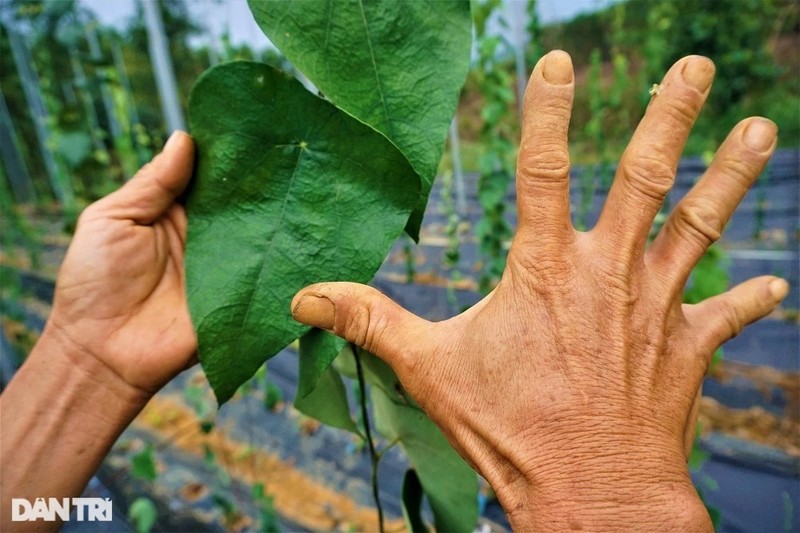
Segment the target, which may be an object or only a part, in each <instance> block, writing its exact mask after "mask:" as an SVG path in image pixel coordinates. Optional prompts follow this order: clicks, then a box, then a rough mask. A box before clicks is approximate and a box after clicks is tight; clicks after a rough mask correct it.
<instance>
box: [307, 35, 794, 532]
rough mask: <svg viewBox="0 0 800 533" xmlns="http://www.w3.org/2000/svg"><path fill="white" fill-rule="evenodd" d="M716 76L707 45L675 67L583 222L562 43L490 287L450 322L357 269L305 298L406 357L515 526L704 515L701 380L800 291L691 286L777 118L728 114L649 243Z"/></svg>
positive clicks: (369, 341)
mask: <svg viewBox="0 0 800 533" xmlns="http://www.w3.org/2000/svg"><path fill="white" fill-rule="evenodd" d="M713 75H714V66H713V64H712V62H711V61H710V60H708V59H706V58H704V57H699V56H692V57H687V58H684V59H682V60H680V61H678V62H677V63H676V64H675V65H674V66H673V67H672V68H671V69H670V71H669V72H668V73H667V75H666V77H665V78H664V80H663V81H662V83H661V90H660V92H659V94H657V95H656V96H654V97H653V100H652V101H651V103H650V105H649V107H648V109H647V112H646V114H645V117H644V118H643V120H642V121H641V123H640V125H639V127H638V129H637V130H636V132H635V134H634V136H633V138H632V140H631V142H630V144H629V146H628V147H627V149H626V150H625V153H624V154H623V156H622V160H621V162H620V165H619V167H618V170H617V174H616V177H615V180H614V183H613V186H612V189H611V191H610V193H609V196H608V200H607V202H606V205H605V208H604V210H603V212H602V214H601V217H600V219H599V221H598V223H597V225H596V227H595V228H593V229H592V230H591V231H588V232H579V231H576V230H575V229H574V228H573V227H572V225H571V223H570V216H569V214H570V207H569V183H568V179H569V157H568V149H567V131H568V126H569V119H570V114H571V108H572V100H573V93H574V75H573V70H572V63H571V60H570V58H569V56H568V55H567V54H566V53H564V52H560V51H556V52H551V53H550V54H548V55H547V56H545V57H544V58H542V60H541V61H539V63H538V65H537V66H536V68H535V69H534V71H533V74H532V76H531V79H530V83H529V86H528V89H527V93H526V96H525V116H524V121H523V131H522V140H521V146H520V152H519V161H518V167H517V169H518V170H517V174H518V175H517V198H518V200H517V201H518V212H519V228H518V230H517V234H516V236H515V238H514V241H513V244H512V246H511V250H510V252H509V255H508V262H507V265H506V269H505V272H504V274H503V277H502V280H501V281H500V283H499V285H498V286H497V287H496V289H495V290H494V291H493V292H492V293H491V294H490V295H488V296H487V297H486V298H484V299H483V300H482V301H481V302H480V303H478V304H477V305H476V306H474V307H473V308H471V309H470V310H468V311H467V312H465V313H463V314H461V315H459V316H457V317H455V318H453V319H450V320H447V321H444V322H440V323H431V322H428V321H426V320H423V319H421V318H419V317H416V316H414V315H412V314H410V313H409V312H407V311H405V310H403V309H402V308H400V307H399V306H397V305H396V304H395V303H393V302H392V301H391V300H389V299H388V298H386V297H384V296H382V295H381V294H380V293H378V292H377V291H375V290H374V289H371V288H369V287H366V286H363V285H357V284H350V283H323V284H318V285H314V286H311V287H308V288H306V289H304V290H303V291H301V292H300V293H298V295H297V296H296V297H295V299H294V301H293V302H292V309H293V313H294V316H295V318H296V319H297V320H299V321H300V322H303V323H306V324H309V325H312V326H317V327H320V328H323V329H326V330H329V331H332V332H333V333H335V334H337V335H340V336H342V337H344V338H346V339H347V340H349V341H351V342H354V343H356V344H358V345H360V346H362V347H363V348H365V349H366V350H369V351H371V352H373V353H375V354H376V355H378V356H379V357H381V358H383V359H384V360H386V361H387V362H388V363H389V364H390V365H391V366H392V367H393V368H394V370H395V371H396V373H397V375H398V377H399V378H400V380H401V382H402V383H403V385H404V387H405V388H406V389H407V390H408V392H409V393H410V394H411V395H412V396H413V397H414V398H415V399H416V400H417V401H418V402H419V404H420V405H421V406H422V408H423V409H424V410H425V411H426V412H427V413H428V415H429V416H430V417H431V418H432V419H433V420H434V421H435V422H436V423H437V424H438V425H439V426H440V427H441V429H442V430H443V432H444V433H445V435H446V436H447V438H448V439H449V441H450V442H451V443H452V444H453V446H454V447H455V448H456V449H457V450H458V451H459V453H460V454H461V455H462V456H463V457H464V458H465V459H466V460H467V461H469V462H470V463H471V464H472V465H473V466H474V467H475V468H476V469H477V470H478V471H479V472H480V473H481V474H482V475H483V476H484V477H486V478H487V480H488V481H489V482H490V483H491V484H492V486H493V487H494V488H495V490H496V491H497V493H498V496H499V498H500V501H501V503H502V505H503V507H504V508H505V509H506V511H507V512H508V514H509V517H510V520H511V522H512V525H513V526H515V528H520V529H530V528H531V527H535V526H538V527H545V528H548V529H558V530H564V529H580V528H584V529H589V530H608V529H613V530H616V529H620V528H622V529H627V528H631V527H633V528H638V529H643V528H647V527H648V526H651V527H656V528H659V529H663V528H669V527H673V528H679V529H681V530H697V529H708V528H710V521H709V520H708V516H707V514H706V513H705V510H704V509H703V507H702V505H701V504H700V501H699V499H698V498H697V494H696V492H695V491H694V489H693V487H692V484H691V480H690V478H689V475H688V471H687V467H686V455H685V454H686V451H687V449H688V448H689V447H690V446H691V438H692V436H693V428H694V424H695V419H696V407H697V397H698V391H699V389H700V386H701V383H702V380H703V377H704V376H705V374H706V371H707V369H708V367H709V363H710V360H711V355H712V353H713V352H714V350H715V349H716V348H717V347H718V346H719V345H720V344H721V343H723V342H724V341H726V340H727V339H729V338H730V337H732V336H734V335H736V334H737V333H738V332H739V331H740V330H741V329H742V328H743V327H744V326H745V325H747V324H749V323H750V322H753V321H755V320H757V319H759V318H761V317H763V316H765V315H767V314H768V313H769V312H770V311H772V310H773V309H774V308H775V307H776V306H777V305H778V303H779V302H780V301H781V299H782V298H784V297H785V295H786V293H787V291H788V285H787V284H786V282H785V281H783V280H781V279H778V278H775V277H771V276H763V277H760V278H755V279H752V280H750V281H747V282H745V283H743V284H741V285H739V286H737V287H735V288H733V289H731V290H730V291H728V292H726V293H724V294H722V295H719V296H716V297H714V298H710V299H708V300H706V301H704V302H702V303H699V304H696V305H684V304H682V299H681V297H682V293H683V289H684V286H685V284H686V281H687V279H688V276H689V274H690V272H691V270H692V268H693V267H694V266H695V264H696V263H697V262H698V260H699V259H700V257H701V256H702V255H703V253H704V252H705V250H706V249H707V248H708V246H709V245H710V244H711V243H712V242H714V241H715V240H717V239H718V238H719V236H720V234H721V232H722V231H723V228H724V227H725V224H726V223H727V221H728V220H729V219H730V217H731V215H732V213H733V211H734V209H735V207H736V206H737V205H738V204H739V202H740V201H741V199H742V198H743V196H744V195H745V193H746V191H747V190H748V188H749V187H750V185H752V183H753V182H754V180H755V179H756V178H757V177H758V175H759V174H760V172H761V171H762V169H763V167H764V165H765V164H766V162H767V160H768V158H769V156H770V154H771V153H772V151H773V150H774V148H775V144H776V127H775V125H774V124H773V123H772V122H770V121H769V120H766V119H763V118H750V119H747V120H744V121H743V122H741V123H740V124H738V125H737V126H736V127H735V128H734V129H733V131H732V132H731V133H730V135H729V136H728V138H727V140H726V141H725V142H724V144H723V145H722V146H721V147H720V149H719V151H718V153H717V155H716V156H715V158H714V160H713V162H712V163H711V165H710V167H709V168H708V170H707V171H706V173H705V174H704V175H703V177H702V178H701V180H700V181H699V182H698V183H697V185H696V186H695V187H694V188H693V189H692V190H691V191H690V192H689V194H688V195H687V196H686V197H685V198H684V199H683V200H682V201H681V202H680V203H679V204H678V205H677V206H676V208H675V209H674V211H673V213H672V214H671V216H670V217H669V219H668V221H667V222H666V224H665V225H664V227H663V228H662V230H661V232H660V234H659V235H658V237H657V238H656V240H655V241H654V242H653V243H652V244H650V245H649V246H648V245H647V237H648V233H649V231H650V228H651V226H652V223H653V220H654V217H655V216H656V214H657V212H658V210H659V208H660V207H661V205H662V202H663V200H664V197H665V196H666V194H667V193H668V191H669V190H670V188H671V187H672V184H673V181H674V175H675V171H676V168H677V165H678V161H679V158H680V155H681V152H682V150H683V146H684V144H685V142H686V139H687V137H688V135H689V131H690V130H691V128H692V125H693V123H694V121H695V119H696V117H697V115H698V113H699V111H700V108H701V107H702V105H703V103H704V101H705V99H706V96H707V94H708V92H709V89H710V86H711V81H712V78H713ZM693 406H694V408H693Z"/></svg>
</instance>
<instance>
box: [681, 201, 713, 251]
mask: <svg viewBox="0 0 800 533" xmlns="http://www.w3.org/2000/svg"><path fill="white" fill-rule="evenodd" d="M673 216H674V217H675V218H674V226H675V229H676V230H677V232H678V233H679V234H681V235H685V236H686V237H688V238H690V239H692V240H694V241H696V242H699V243H700V244H701V245H703V246H706V247H707V246H709V245H711V244H712V243H714V242H716V241H718V240H719V238H720V236H721V235H722V220H720V217H719V213H718V212H717V209H716V208H715V207H714V204H713V203H712V202H710V201H709V200H707V199H703V198H691V197H687V198H684V200H683V201H681V202H680V203H679V204H678V206H677V207H676V208H675V213H674V215H673Z"/></svg>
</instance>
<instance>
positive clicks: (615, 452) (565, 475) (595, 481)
mask: <svg viewBox="0 0 800 533" xmlns="http://www.w3.org/2000/svg"><path fill="white" fill-rule="evenodd" d="M581 448H582V447H580V446H570V445H562V446H559V447H557V450H558V451H557V452H556V453H553V454H551V453H548V451H547V450H545V449H539V450H538V451H539V452H540V453H537V455H536V457H537V458H538V460H537V461H532V460H531V461H528V462H518V463H517V464H531V465H533V464H535V466H533V467H531V468H528V469H522V470H519V471H520V472H522V473H521V475H520V476H519V477H517V478H516V479H514V481H513V482H511V483H509V484H506V485H504V486H503V485H501V486H498V487H495V490H496V492H497V495H498V499H499V500H500V503H501V504H502V505H503V508H504V509H505V510H506V512H507V514H508V518H509V522H510V523H511V525H512V528H513V529H514V530H515V531H516V530H519V531H531V530H534V531H553V530H557V531H568V530H578V529H582V530H588V531H626V530H637V531H641V530H647V531H712V526H711V521H710V519H709V516H708V513H707V511H706V509H705V506H704V505H703V503H702V501H701V500H700V498H699V496H698V494H697V491H696V490H695V488H694V486H693V485H692V482H691V478H690V477H689V472H688V468H687V465H686V460H685V458H684V456H683V454H682V452H681V450H680V447H678V446H675V447H674V448H675V450H672V447H665V446H660V445H659V446H657V445H654V444H645V443H642V442H636V441H631V443H628V444H620V443H600V442H598V443H593V445H592V446H591V447H590V449H588V450H587V449H581Z"/></svg>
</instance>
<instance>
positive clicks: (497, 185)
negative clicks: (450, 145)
mask: <svg viewBox="0 0 800 533" xmlns="http://www.w3.org/2000/svg"><path fill="white" fill-rule="evenodd" d="M499 6H501V3H500V1H499V0H489V1H486V2H478V1H475V2H473V13H474V18H475V35H476V37H477V45H478V46H477V50H478V65H479V69H478V71H477V73H476V76H477V78H478V87H479V90H480V92H481V95H482V96H483V98H484V105H483V109H482V110H481V119H482V121H483V125H482V126H481V131H480V139H481V142H482V144H483V147H484V152H483V154H482V155H481V158H480V168H479V177H478V201H479V202H480V204H481V208H482V209H483V216H482V217H481V219H480V220H479V221H478V223H477V225H476V226H475V233H476V234H477V237H478V243H479V248H480V251H481V254H482V255H483V260H484V265H483V270H482V272H481V278H480V288H481V291H483V292H484V293H487V292H489V291H490V290H491V289H492V288H493V287H494V285H495V284H496V283H497V282H498V281H499V280H500V276H502V274H503V270H504V268H505V263H506V250H505V247H504V244H505V241H506V240H507V239H510V238H511V227H510V226H509V225H508V222H506V220H505V212H506V195H507V194H508V189H509V186H510V184H511V182H512V181H513V179H514V167H513V163H512V162H513V154H514V153H515V151H516V148H515V145H516V133H515V132H514V131H512V129H511V128H510V127H509V120H508V117H509V115H511V114H512V113H516V111H515V107H514V105H513V104H514V98H515V96H514V91H513V80H512V77H511V74H510V73H509V71H508V69H507V68H505V67H504V66H503V65H502V62H500V61H499V60H498V56H499V53H500V50H501V47H502V45H503V41H502V40H501V38H500V37H497V36H496V35H492V34H489V33H488V32H487V31H486V30H487V24H488V21H489V19H490V17H491V16H492V14H493V13H494V12H495V11H496V10H497V9H498V7H499Z"/></svg>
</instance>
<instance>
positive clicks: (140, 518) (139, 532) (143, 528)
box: [128, 497, 158, 533]
mask: <svg viewBox="0 0 800 533" xmlns="http://www.w3.org/2000/svg"><path fill="white" fill-rule="evenodd" d="M156 518H158V511H157V510H156V506H155V504H154V503H153V502H152V500H150V499H149V498H144V497H139V498H136V499H135V500H133V502H132V503H131V505H130V507H128V519H129V520H130V521H131V522H133V525H134V527H135V528H136V533H150V531H151V530H152V529H153V526H154V525H155V524H156Z"/></svg>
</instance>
